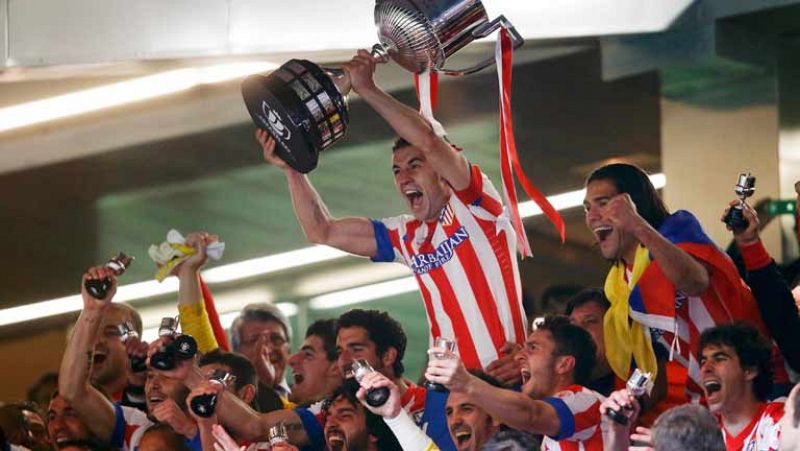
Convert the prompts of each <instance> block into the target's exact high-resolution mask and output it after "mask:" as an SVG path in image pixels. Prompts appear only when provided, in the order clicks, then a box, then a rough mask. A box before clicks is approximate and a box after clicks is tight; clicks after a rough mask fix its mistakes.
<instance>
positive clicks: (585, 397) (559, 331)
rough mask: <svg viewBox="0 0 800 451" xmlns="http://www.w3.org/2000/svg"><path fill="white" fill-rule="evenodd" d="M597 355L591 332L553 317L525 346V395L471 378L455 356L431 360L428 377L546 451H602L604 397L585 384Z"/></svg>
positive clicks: (540, 327)
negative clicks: (536, 438)
mask: <svg viewBox="0 0 800 451" xmlns="http://www.w3.org/2000/svg"><path fill="white" fill-rule="evenodd" d="M431 351H434V350H431ZM595 352H596V348H595V345H594V342H593V340H592V337H591V336H590V335H589V333H588V332H586V331H585V330H584V329H581V328H580V327H578V326H575V325H572V324H570V323H569V319H568V318H566V317H564V316H551V317H547V318H546V319H545V320H544V322H542V323H540V324H537V325H536V329H535V330H534V331H533V332H531V334H530V335H529V336H528V339H527V340H526V342H525V350H524V357H525V358H524V363H523V365H522V366H523V375H522V377H523V380H524V384H523V385H522V392H521V393H519V392H515V391H511V390H506V389H503V388H498V387H492V386H491V385H489V384H487V383H486V382H484V381H482V380H480V379H479V378H477V377H475V376H472V375H470V374H469V373H468V372H467V370H466V369H465V368H464V365H463V364H462V363H461V361H460V360H459V359H458V358H457V357H456V356H452V358H449V359H431V360H430V361H429V362H428V369H427V372H426V373H425V377H426V378H427V379H428V380H430V381H432V382H437V383H440V384H443V385H444V386H446V387H447V388H448V389H449V390H450V391H451V393H466V394H467V395H468V396H469V397H470V399H471V400H472V401H473V402H474V403H475V405H477V406H480V407H481V408H483V409H484V410H486V412H488V413H489V414H490V415H491V416H492V418H494V419H495V420H496V421H499V422H501V423H503V424H506V425H508V426H509V427H512V428H515V429H519V430H523V431H526V432H529V433H533V434H543V435H544V436H545V437H544V439H543V441H542V449H544V450H570V449H576V447H581V449H584V450H587V451H595V450H597V451H601V450H603V440H604V437H603V434H602V431H601V429H600V411H599V406H600V402H601V401H602V400H603V397H602V396H601V395H600V394H598V393H596V392H594V391H591V390H589V389H588V388H586V387H584V386H583V385H582V384H585V383H586V382H588V381H589V378H590V376H591V373H592V367H593V366H594V362H595Z"/></svg>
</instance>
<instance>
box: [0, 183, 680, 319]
mask: <svg viewBox="0 0 800 451" xmlns="http://www.w3.org/2000/svg"><path fill="white" fill-rule="evenodd" d="M650 181H651V182H652V183H653V186H655V187H656V189H661V188H663V187H664V186H666V184H667V178H666V176H665V175H664V174H662V173H658V174H653V175H651V176H650ZM584 195H585V190H583V189H581V190H575V191H570V192H568V193H563V194H556V195H553V196H548V197H547V199H548V200H550V203H552V204H553V207H554V208H555V209H556V210H564V209H567V208H573V207H577V206H580V205H582V203H583V197H584ZM519 209H520V215H521V216H522V217H523V218H529V217H532V216H537V215H540V214H542V211H541V209H539V207H537V206H536V205H535V204H534V203H533V202H532V201H528V202H522V203H520V204H519ZM347 255H349V254H347V253H345V252H342V251H340V250H338V249H334V248H331V247H328V246H310V247H306V248H302V249H297V250H294V251H289V252H283V253H280V254H273V255H267V256H265V257H260V258H254V259H251V260H245V261H241V262H237V263H230V264H227V265H222V266H218V267H216V268H212V269H209V270H207V271H204V272H203V278H204V279H205V280H206V282H208V283H209V284H217V283H225V282H233V281H236V280H242V279H246V278H250V277H255V276H262V275H266V274H270V273H273V272H277V271H282V270H285V269H290V268H297V267H301V266H306V265H313V264H315V263H320V262H325V261H330V260H334V259H338V258H342V257H345V256H347ZM398 280H411V281H412V282H413V277H412V278H405V279H397V280H394V281H390V282H381V283H392V282H398ZM381 283H378V284H374V285H367V286H365V287H358V288H353V289H354V290H358V289H361V288H365V289H366V288H370V287H374V286H375V285H380V284H381ZM398 283H399V282H398ZM405 283H407V282H405ZM397 286H403V287H406V288H407V287H408V286H409V285H402V284H401V285H389V287H397ZM414 286H415V287H416V285H414ZM177 291H178V282H177V279H175V278H170V279H167V280H166V281H164V283H161V284H159V283H158V282H156V281H152V280H151V281H147V282H139V283H134V284H130V285H123V286H121V287H119V289H118V292H117V293H118V294H117V296H116V297H115V299H114V301H115V302H121V301H134V300H138V299H145V298H149V297H153V296H158V295H165V294H169V293H174V292H177ZM344 291H347V290H344ZM336 293H341V292H336ZM359 293H360V292H359ZM329 294H335V293H329ZM329 294H326V295H322V296H318V297H316V298H314V299H317V300H318V301H317V302H318V303H319V302H321V301H319V299H320V298H322V299H329V300H328V301H326V302H328V303H334V301H336V302H340V301H338V300H337V299H336V298H333V300H330V299H331V298H325V296H328V295H329ZM365 296H366V295H365ZM381 297H385V296H381ZM371 299H378V298H371ZM360 302H364V301H360ZM317 305H318V304H317ZM323 305H328V304H323ZM342 305H346V304H342ZM81 307H82V301H81V298H80V296H79V295H74V296H67V297H63V298H58V299H52V300H49V301H42V302H35V303H32V304H27V305H22V306H19V307H11V308H7V309H3V310H0V327H2V326H7V325H9V324H15V323H20V322H24V321H30V320H33V319H40V318H45V317H49V316H55V315H60V314H63V313H71V312H76V311H79V310H80V309H81ZM320 308H321V307H320ZM326 308H332V307H326Z"/></svg>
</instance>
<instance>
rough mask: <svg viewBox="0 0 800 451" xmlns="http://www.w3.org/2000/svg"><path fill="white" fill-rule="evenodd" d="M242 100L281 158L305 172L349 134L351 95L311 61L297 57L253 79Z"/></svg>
mask: <svg viewBox="0 0 800 451" xmlns="http://www.w3.org/2000/svg"><path fill="white" fill-rule="evenodd" d="M242 96H243V97H244V102H245V104H246V105H247V111H248V112H249V113H250V116H251V117H252V118H253V121H254V122H255V123H256V124H257V125H258V126H259V127H260V128H263V129H264V130H266V131H267V132H268V133H269V134H270V135H272V137H273V138H275V141H276V142H277V147H276V150H275V151H276V153H277V155H278V156H279V157H280V158H282V159H283V160H284V161H286V163H287V164H288V165H289V166H291V167H292V168H294V169H295V170H297V171H299V172H302V173H304V174H305V173H308V172H311V170H313V169H314V168H316V167H317V161H318V159H319V153H320V152H322V151H323V150H325V149H327V148H328V147H330V146H332V145H333V144H334V143H336V142H337V141H339V140H340V139H341V138H342V137H344V135H345V132H346V131H347V124H348V123H349V119H350V118H349V115H348V112H347V100H346V97H345V96H344V95H342V93H341V92H340V91H339V88H338V87H337V86H336V84H335V83H334V81H333V79H332V78H331V75H329V74H328V73H327V72H326V71H325V70H323V69H322V68H320V67H319V66H317V65H316V64H314V63H312V62H310V61H306V60H297V59H293V60H290V61H288V62H287V63H285V64H284V65H282V66H281V67H280V68H278V69H277V70H275V71H273V72H272V73H270V74H268V75H263V74H255V75H250V76H249V77H247V78H246V79H245V80H244V82H243V83H242Z"/></svg>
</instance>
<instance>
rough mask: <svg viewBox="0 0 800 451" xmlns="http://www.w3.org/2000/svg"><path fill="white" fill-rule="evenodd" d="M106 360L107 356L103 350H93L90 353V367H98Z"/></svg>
mask: <svg viewBox="0 0 800 451" xmlns="http://www.w3.org/2000/svg"><path fill="white" fill-rule="evenodd" d="M107 358H108V354H107V353H106V352H105V351H103V350H95V351H94V352H93V353H92V365H93V366H99V365H102V364H103V363H105V361H106V359H107Z"/></svg>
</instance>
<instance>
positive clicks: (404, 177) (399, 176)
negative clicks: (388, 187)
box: [394, 169, 411, 186]
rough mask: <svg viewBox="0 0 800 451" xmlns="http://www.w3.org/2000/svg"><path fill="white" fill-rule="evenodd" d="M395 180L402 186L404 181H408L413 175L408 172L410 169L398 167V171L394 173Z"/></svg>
mask: <svg viewBox="0 0 800 451" xmlns="http://www.w3.org/2000/svg"><path fill="white" fill-rule="evenodd" d="M394 180H395V181H396V182H397V185H398V186H400V185H402V184H403V183H406V182H408V181H410V180H411V177H410V176H409V174H408V171H406V170H405V169H398V171H397V172H396V173H395V174H394Z"/></svg>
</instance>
